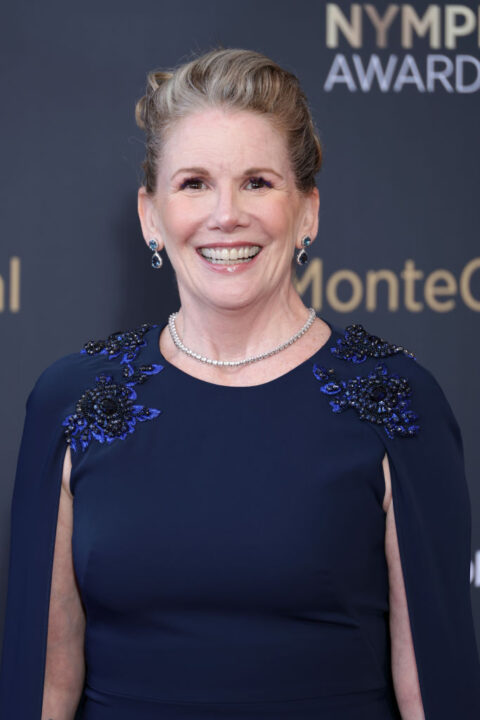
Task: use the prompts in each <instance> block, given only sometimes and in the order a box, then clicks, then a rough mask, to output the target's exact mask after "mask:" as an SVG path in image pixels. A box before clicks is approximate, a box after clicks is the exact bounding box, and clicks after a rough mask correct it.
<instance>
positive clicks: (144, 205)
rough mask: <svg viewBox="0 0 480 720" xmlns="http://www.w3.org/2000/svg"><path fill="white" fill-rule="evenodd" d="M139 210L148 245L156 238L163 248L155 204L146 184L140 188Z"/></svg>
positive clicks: (159, 247)
mask: <svg viewBox="0 0 480 720" xmlns="http://www.w3.org/2000/svg"><path fill="white" fill-rule="evenodd" d="M137 210H138V217H139V218H140V225H141V226H142V233H143V237H144V240H145V242H146V244H147V246H148V243H149V241H150V240H151V239H152V238H155V239H156V240H157V241H158V249H159V250H162V249H163V242H162V236H161V233H160V231H159V229H158V227H157V223H156V219H155V206H154V202H153V198H152V196H151V195H150V194H149V193H148V192H147V189H146V187H145V186H144V185H142V186H141V187H139V188H138V196H137Z"/></svg>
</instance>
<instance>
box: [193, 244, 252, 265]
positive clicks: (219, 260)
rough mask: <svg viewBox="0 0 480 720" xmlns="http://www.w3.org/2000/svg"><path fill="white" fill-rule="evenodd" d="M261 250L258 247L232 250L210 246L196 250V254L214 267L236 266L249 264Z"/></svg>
mask: <svg viewBox="0 0 480 720" xmlns="http://www.w3.org/2000/svg"><path fill="white" fill-rule="evenodd" d="M261 249H262V248H261V247H260V246H259V245H244V246H240V247H232V248H226V247H215V246H212V247H202V248H197V252H198V253H200V255H202V256H203V257H204V258H205V259H206V260H208V262H211V263H212V264H214V265H238V264H239V263H248V262H251V261H252V260H253V258H254V257H255V256H256V255H258V253H259V252H260V251H261Z"/></svg>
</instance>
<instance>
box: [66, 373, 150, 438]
mask: <svg viewBox="0 0 480 720" xmlns="http://www.w3.org/2000/svg"><path fill="white" fill-rule="evenodd" d="M130 368H131V366H130ZM131 370H132V374H131V378H134V377H135V376H134V371H133V368H131ZM160 370H163V365H144V366H142V374H143V377H144V378H145V377H146V376H147V375H153V374H155V373H158V372H160ZM95 380H96V383H95V385H94V386H93V387H91V388H88V389H87V390H85V392H84V393H83V395H82V397H81V398H80V400H78V402H77V404H76V407H75V412H74V413H73V414H71V415H68V417H66V418H65V420H64V421H63V422H62V425H63V426H64V427H65V430H64V434H65V438H66V441H67V443H68V444H69V445H70V447H71V448H72V450H74V451H76V450H77V447H78V444H79V443H80V445H81V447H82V451H84V450H86V448H87V447H88V445H89V444H90V442H91V440H92V438H95V439H96V440H98V441H99V442H101V443H104V442H106V443H112V442H113V441H114V440H115V439H117V438H118V439H120V440H124V439H125V438H126V437H127V435H128V434H129V433H132V432H133V431H134V429H135V425H136V423H137V421H139V422H144V421H145V420H153V419H154V418H156V417H157V416H158V415H159V414H160V413H161V410H157V409H156V408H147V407H143V405H134V404H133V401H134V400H136V398H137V393H136V392H135V390H134V389H133V385H135V384H136V381H135V379H133V380H131V381H130V382H126V383H117V382H114V380H113V378H112V377H111V376H110V375H99V376H97V377H96V378H95Z"/></svg>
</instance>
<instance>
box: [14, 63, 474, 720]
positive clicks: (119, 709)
mask: <svg viewBox="0 0 480 720" xmlns="http://www.w3.org/2000/svg"><path fill="white" fill-rule="evenodd" d="M136 116H137V121H138V123H139V125H140V126H141V127H143V128H144V129H145V130H146V137H147V145H146V159H145V162H144V170H145V184H144V185H143V186H142V187H141V188H140V190H139V193H138V210H139V215H140V221H141V226H142V230H143V234H144V238H145V242H146V243H147V245H148V246H149V247H150V248H151V249H152V251H153V257H152V264H153V266H154V267H156V268H161V266H162V258H161V255H160V253H161V251H162V250H163V249H164V250H165V251H166V254H167V255H168V257H169V259H170V261H171V263H172V266H173V268H174V271H175V274H176V279H177V282H178V290H179V295H180V309H179V311H178V313H172V314H170V316H169V317H168V319H167V318H164V319H163V320H162V321H161V322H159V323H153V324H150V323H145V324H144V325H142V326H140V327H139V328H134V329H132V330H125V331H122V332H117V333H113V334H112V335H111V336H109V337H108V338H107V339H106V340H103V341H90V342H87V343H86V344H85V346H84V348H83V349H82V351H81V352H77V353H72V354H71V355H68V356H65V357H63V358H60V359H59V360H58V361H56V362H55V363H53V364H52V365H51V366H50V367H49V368H47V369H46V370H45V371H44V372H43V373H42V375H41V376H40V378H39V379H38V381H37V383H36V385H35V387H34V389H33V390H32V393H31V394H30V396H29V398H28V401H27V416H26V421H25V428H24V434H23V437H22V444H21V448H20V456H19V462H18V469H17V476H16V482H15V493H14V498H13V504H12V551H11V559H10V574H9V591H8V592H9V594H8V607H7V618H6V631H5V641H4V648H3V665H2V676H1V680H2V684H1V700H0V711H1V717H2V718H3V717H5V718H13V717H15V718H16V717H18V718H25V720H30V719H31V720H34V719H37V718H38V719H39V720H40V718H41V719H42V720H45V719H47V718H52V719H53V720H61V719H62V720H63V719H64V718H65V719H67V718H73V717H74V716H75V714H76V717H77V718H82V720H111V719H112V720H113V718H114V719H115V720H153V719H155V720H156V719H157V718H158V719H160V718H162V720H163V719H165V720H167V719H168V720H170V719H173V718H183V719H188V720H198V719H199V718H209V719H210V718H225V719H227V718H228V719H230V718H240V719H243V720H246V719H247V718H248V719H249V720H251V719H255V718H266V717H269V718H291V719H295V720H304V719H306V718H316V719H317V720H333V718H335V720H360V719H367V718H368V720H387V718H403V719H404V720H417V719H419V718H427V720H447V719H448V720H451V718H452V717H453V716H454V713H455V714H456V716H458V717H461V718H462V720H469V719H471V720H473V718H478V717H479V713H480V683H479V681H480V668H479V660H478V653H477V647H476V644H475V638H474V627H473V618H472V609H471V604H470V594H469V592H470V589H469V562H470V505H469V496H468V490H467V484H466V480H465V475H464V464H463V453H462V439H461V434H460V430H459V427H458V424H457V422H456V420H455V418H454V416H453V413H452V410H451V408H450V406H449V404H448V402H447V400H446V398H445V395H444V393H443V391H442V390H441V388H440V387H439V385H438V383H437V382H436V380H435V379H434V377H433V376H432V374H431V373H430V372H429V371H428V370H427V369H426V368H424V367H422V366H421V365H420V364H419V363H418V362H417V361H416V360H415V357H414V355H413V354H412V353H411V352H409V351H408V350H405V349H404V348H402V347H400V346H398V345H396V344H394V343H390V342H387V341H385V340H382V339H380V338H378V337H376V336H374V335H371V334H369V333H368V332H367V331H366V330H365V329H364V328H362V326H359V325H350V326H348V327H347V328H346V329H342V328H338V327H335V326H333V325H331V324H330V323H328V322H326V321H325V320H322V319H321V318H319V317H316V315H315V312H314V311H313V310H312V309H310V311H309V310H308V308H306V307H305V306H304V304H303V302H302V300H301V298H300V297H299V295H298V293H297V292H296V290H295V289H294V286H293V284H292V277H291V262H292V254H295V257H294V262H295V261H297V262H299V263H302V262H304V261H305V260H306V259H308V257H307V252H306V250H305V248H306V247H308V245H310V244H311V242H312V241H313V240H314V239H315V237H316V234H317V226H318V209H319V196H318V191H317V189H316V186H315V179H314V178H315V174H316V172H317V171H318V170H319V168H320V165H321V148H320V143H319V140H318V137H317V135H316V132H315V129H314V125H313V122H312V119H311V116H310V113H309V110H308V106H307V102H306V99H305V97H304V95H303V93H302V91H301V89H300V87H299V85H298V81H297V79H296V78H295V77H294V76H293V75H291V74H290V73H288V72H286V71H285V70H283V69H282V68H280V67H279V66H278V65H276V64H275V63H274V62H272V61H271V60H269V59H268V58H266V57H264V56H263V55H260V54H259V53H256V52H252V51H247V50H228V49H227V50H218V51H212V52H210V53H207V54H206V55H204V56H202V57H200V58H197V59H194V60H192V61H191V62H189V63H187V64H185V65H183V66H181V67H179V68H178V69H176V70H175V71H174V72H172V73H167V72H152V73H150V74H149V77H148V87H147V93H146V95H145V96H144V97H143V98H142V99H141V100H140V101H139V102H138V104H137V109H136ZM47 621H48V622H47Z"/></svg>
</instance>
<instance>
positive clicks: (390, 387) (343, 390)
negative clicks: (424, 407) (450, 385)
mask: <svg viewBox="0 0 480 720" xmlns="http://www.w3.org/2000/svg"><path fill="white" fill-rule="evenodd" d="M313 374H314V375H315V377H316V378H317V380H320V381H321V382H323V385H321V387H320V389H321V391H322V392H323V393H325V394H326V395H335V396H336V398H335V399H334V400H330V405H331V407H332V410H333V412H336V413H339V412H343V411H344V410H347V409H348V408H351V407H352V408H355V410H356V411H357V413H358V414H359V416H360V419H361V420H368V421H370V422H372V423H376V424H378V425H383V427H384V429H385V432H386V433H387V435H388V437H389V438H392V439H393V438H394V437H395V436H396V435H399V436H400V437H412V436H413V435H416V434H417V432H418V430H419V429H420V426H419V425H416V424H415V420H417V419H418V415H417V414H416V413H415V412H413V410H411V409H410V395H411V388H410V385H409V383H408V380H407V379H406V378H404V377H399V376H398V375H397V374H395V373H392V374H389V373H388V369H387V367H386V365H385V363H383V362H379V363H378V364H377V365H376V366H375V368H374V370H372V371H371V372H369V373H368V375H366V376H363V377H362V376H357V377H355V378H352V379H349V380H338V379H337V377H336V375H335V370H334V369H333V368H329V369H327V368H325V367H319V366H318V365H316V364H315V365H314V366H313Z"/></svg>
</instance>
